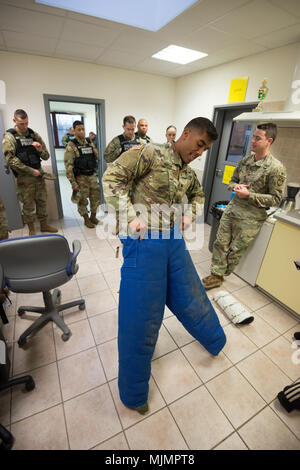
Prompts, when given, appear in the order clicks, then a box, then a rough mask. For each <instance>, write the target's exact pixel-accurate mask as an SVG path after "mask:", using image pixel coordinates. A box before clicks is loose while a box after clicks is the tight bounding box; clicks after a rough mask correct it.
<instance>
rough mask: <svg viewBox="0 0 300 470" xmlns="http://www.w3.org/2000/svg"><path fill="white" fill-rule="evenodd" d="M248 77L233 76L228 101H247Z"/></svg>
mask: <svg viewBox="0 0 300 470" xmlns="http://www.w3.org/2000/svg"><path fill="white" fill-rule="evenodd" d="M247 85H248V77H243V78H233V79H232V80H231V82H230V90H229V98H228V103H238V102H240V101H245V97H246V91H247Z"/></svg>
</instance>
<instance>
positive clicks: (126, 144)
mask: <svg viewBox="0 0 300 470" xmlns="http://www.w3.org/2000/svg"><path fill="white" fill-rule="evenodd" d="M118 137H119V140H120V144H121V149H122V152H121V153H123V152H126V151H127V150H130V149H131V148H132V147H135V146H136V145H141V143H140V142H138V141H137V140H136V139H133V140H127V139H126V137H124V135H123V134H121V135H118ZM121 153H120V155H121Z"/></svg>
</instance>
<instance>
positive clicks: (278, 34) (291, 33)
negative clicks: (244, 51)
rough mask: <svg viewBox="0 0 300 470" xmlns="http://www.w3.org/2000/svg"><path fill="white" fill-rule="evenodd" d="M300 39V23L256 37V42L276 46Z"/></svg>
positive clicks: (270, 46)
mask: <svg viewBox="0 0 300 470" xmlns="http://www.w3.org/2000/svg"><path fill="white" fill-rule="evenodd" d="M297 41H300V23H298V24H295V25H293V26H289V27H288V28H283V29H280V30H278V31H273V32H272V33H270V34H264V35H263V36H259V37H256V38H255V43H256V44H261V45H262V46H265V47H268V48H275V47H281V46H285V45H287V44H291V43H293V42H297Z"/></svg>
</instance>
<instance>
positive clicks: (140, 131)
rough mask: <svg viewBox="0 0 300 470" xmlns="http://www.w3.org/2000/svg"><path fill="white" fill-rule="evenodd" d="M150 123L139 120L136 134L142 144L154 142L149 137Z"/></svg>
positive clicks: (145, 120)
mask: <svg viewBox="0 0 300 470" xmlns="http://www.w3.org/2000/svg"><path fill="white" fill-rule="evenodd" d="M147 131H148V121H147V119H139V121H138V123H137V131H136V132H135V134H134V135H135V138H136V140H137V141H138V142H139V143H140V144H149V142H152V141H151V139H150V137H149V136H148V135H147Z"/></svg>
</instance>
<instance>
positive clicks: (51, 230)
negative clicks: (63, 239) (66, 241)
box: [40, 219, 58, 233]
mask: <svg viewBox="0 0 300 470" xmlns="http://www.w3.org/2000/svg"><path fill="white" fill-rule="evenodd" d="M40 226H41V232H49V233H56V232H58V230H57V228H56V227H51V225H48V224H47V219H44V220H40Z"/></svg>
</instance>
